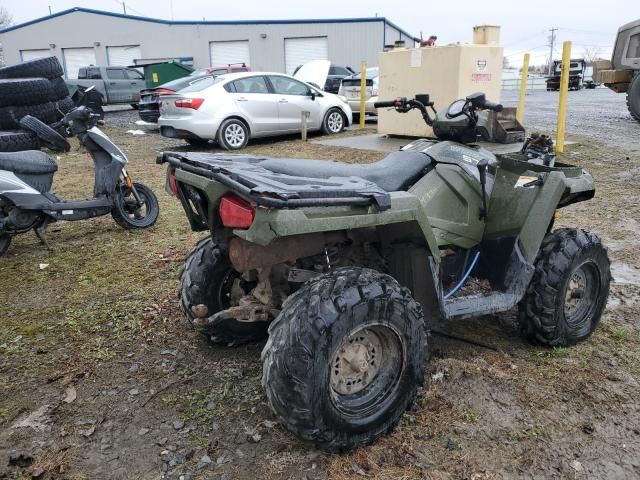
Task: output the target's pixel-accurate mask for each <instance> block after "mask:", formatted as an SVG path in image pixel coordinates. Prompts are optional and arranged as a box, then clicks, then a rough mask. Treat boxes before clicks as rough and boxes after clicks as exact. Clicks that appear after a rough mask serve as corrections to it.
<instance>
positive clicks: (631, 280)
mask: <svg viewBox="0 0 640 480" xmlns="http://www.w3.org/2000/svg"><path fill="white" fill-rule="evenodd" d="M117 115H119V116H116V114H112V115H109V116H108V120H109V125H110V126H109V127H108V128H106V130H105V131H106V132H107V133H108V134H109V135H110V136H112V138H113V139H114V140H115V142H116V143H117V144H119V145H120V146H121V147H122V148H123V150H124V151H125V152H126V153H127V154H128V155H129V159H130V162H131V165H130V168H129V171H130V173H131V174H132V176H133V177H134V178H136V179H138V180H140V181H144V182H145V183H147V184H148V185H150V186H151V187H152V188H153V189H154V190H155V191H156V192H157V194H158V197H159V199H160V206H161V215H160V219H159V221H158V223H157V225H156V226H155V227H153V228H152V229H150V230H148V231H145V232H136V233H133V232H126V231H123V230H122V229H120V228H119V227H118V226H117V225H116V224H115V223H114V222H113V221H112V220H111V218H110V217H103V218H99V219H95V220H91V221H85V222H77V223H64V224H63V223H60V224H56V225H53V226H52V227H50V234H49V241H50V243H51V246H52V249H51V251H47V250H46V249H45V248H43V247H42V246H41V245H40V244H39V242H38V241H37V239H36V238H35V236H33V235H23V236H20V237H18V238H17V239H16V240H15V241H14V243H13V245H12V246H11V249H10V251H9V254H8V255H7V257H6V258H3V259H2V260H0V322H1V325H2V328H1V329H0V478H8V479H15V478H32V477H33V478H56V479H57V478H61V479H159V478H172V479H179V478H182V479H189V478H194V479H195V478H198V479H200V478H202V479H220V480H222V479H226V480H231V479H256V478H272V479H280V478H282V479H289V478H290V479H336V480H337V479H347V478H355V479H358V478H375V479H393V480H403V479H419V478H428V479H434V480H440V479H458V478H460V479H470V480H483V479H487V480H488V479H497V478H501V479H512V478H531V479H538V478H541V479H542V478H554V479H555V478H566V479H587V478H588V479H629V478H639V477H640V405H639V402H638V398H640V384H639V382H640V338H639V335H638V334H639V333H640V258H639V257H640V256H639V255H638V253H639V247H640V205H639V204H640V182H639V181H638V177H639V176H640V156H639V155H638V153H637V150H632V149H629V148H626V147H625V148H624V149H616V148H613V147H611V146H610V145H606V146H605V144H604V143H601V142H597V141H595V140H594V139H593V138H590V137H586V136H585V137H576V138H574V139H577V140H578V141H580V143H579V144H576V145H572V146H571V147H570V148H568V152H567V153H566V154H565V161H567V162H569V163H575V164H579V165H582V166H583V167H585V168H586V169H588V170H589V171H590V172H591V173H592V174H593V176H594V178H595V180H596V184H597V193H596V197H595V198H594V199H593V200H592V201H589V202H585V203H581V204H577V205H574V206H571V207H568V208H566V209H564V210H563V211H562V214H561V217H560V219H559V221H558V224H557V226H558V227H561V226H576V227H581V228H584V229H588V230H591V231H593V232H595V233H597V234H599V235H601V236H602V237H603V238H604V239H605V242H606V244H607V245H608V247H609V249H610V251H609V253H610V256H611V258H612V261H613V264H614V268H613V275H614V283H613V284H612V288H611V295H610V298H609V303H608V306H607V309H606V311H605V313H604V316H603V318H602V321H601V326H600V327H599V328H598V330H597V331H596V333H595V334H594V335H593V337H592V338H591V339H589V340H588V341H587V342H584V343H582V344H580V345H578V346H576V347H573V348H568V349H566V348H558V349H544V348H537V347H533V346H530V345H529V344H527V343H526V342H525V341H524V340H523V339H522V338H521V336H520V335H519V333H518V329H517V327H516V322H515V312H508V313H506V314H502V315H497V316H490V317H483V318H480V319H476V320H472V321H464V322H456V323H451V324H449V325H445V326H438V331H434V332H433V334H432V336H431V338H430V349H431V351H430V353H431V360H430V364H429V366H428V372H429V374H428V376H427V382H426V383H425V388H424V390H423V391H422V393H421V395H420V397H419V401H418V403H417V405H416V406H415V407H414V408H413V409H412V410H411V411H410V412H408V413H407V414H406V415H405V416H404V417H403V420H402V422H401V425H400V426H399V428H398V429H397V430H396V431H394V432H393V433H391V434H390V435H387V436H386V437H384V438H382V439H381V440H380V441H379V442H377V443H376V444H375V445H372V446H370V447H366V448H362V449H359V450H357V451H355V452H352V453H350V454H346V455H328V454H325V453H323V452H319V451H316V450H313V449H310V448H308V447H306V446H304V445H301V444H300V443H299V442H298V441H297V439H296V438H294V437H293V436H291V435H290V434H288V433H287V432H286V431H285V430H283V429H282V428H281V427H280V426H279V425H278V424H277V423H276V422H275V419H274V418H273V417H272V415H271V413H270V411H269V409H268V407H267V405H266V403H265V398H264V396H263V393H262V389H261V386H260V371H261V362H260V352H261V349H262V346H263V344H262V343H254V344H250V345H245V346H242V347H239V348H226V347H221V346H212V345H210V344H208V343H207V341H206V340H205V339H203V338H200V337H199V336H198V335H196V334H195V333H194V332H193V331H192V330H191V329H190V328H189V327H188V326H187V325H186V322H185V320H184V318H183V315H182V314H181V312H180V310H179V308H178V304H177V298H176V290H177V280H178V275H179V270H180V267H181V265H182V263H183V260H184V257H185V255H186V254H187V252H188V251H189V250H190V249H191V248H192V247H193V245H194V244H195V243H196V241H197V240H198V239H199V238H200V235H196V234H193V233H191V231H190V229H189V226H188V224H187V220H186V218H185V216H184V214H183V212H182V209H181V207H180V205H179V204H178V202H177V201H176V200H175V199H173V198H172V197H170V196H169V195H167V194H166V193H164V191H163V184H164V175H165V169H164V168H161V167H159V166H157V165H155V164H154V159H155V155H156V153H157V152H159V151H162V150H168V149H185V146H184V144H182V143H181V142H179V141H171V140H167V139H162V138H160V137H159V136H158V135H157V134H153V133H152V132H151V131H150V132H149V133H148V134H147V135H145V136H140V137H134V136H131V135H128V134H126V133H125V132H126V130H129V129H139V128H141V129H145V130H146V129H148V128H149V127H139V126H136V125H133V124H132V122H131V121H129V120H126V119H127V118H130V119H132V118H133V114H132V113H131V112H126V113H124V114H123V113H119V114H117ZM122 118H124V119H125V120H122ZM118 119H120V120H118ZM637 138H638V137H636V141H637ZM74 142H75V140H74ZM248 152H253V153H261V154H267V155H274V156H282V157H294V156H298V157H305V158H335V159H338V160H345V161H360V162H368V161H374V160H377V159H379V158H380V157H381V156H382V155H383V154H381V153H378V152H362V151H360V152H358V151H355V150H352V149H347V148H330V147H322V146H318V145H313V144H304V143H302V142H301V141H299V140H295V139H279V140H277V141H273V140H272V141H266V142H261V143H256V144H253V145H251V146H250V148H249V149H248ZM58 163H59V165H60V171H59V172H58V174H57V177H56V181H55V190H56V191H57V192H58V193H60V194H61V195H62V196H64V197H78V196H88V195H89V193H90V191H91V188H92V165H91V161H90V159H89V158H88V157H87V155H86V154H85V153H83V152H82V151H79V150H78V148H77V143H74V149H73V150H72V152H70V153H68V154H65V155H61V156H60V158H59V159H58ZM443 334H448V335H454V336H462V337H465V338H466V339H469V340H472V341H474V342H477V343H478V344H482V345H483V346H480V345H475V344H471V343H467V342H461V341H458V340H453V339H451V338H448V337H446V336H445V335H443Z"/></svg>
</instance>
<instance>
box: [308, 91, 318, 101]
mask: <svg viewBox="0 0 640 480" xmlns="http://www.w3.org/2000/svg"><path fill="white" fill-rule="evenodd" d="M307 95H308V96H310V97H311V100H315V99H316V92H315V90H313V89H311V88H310V89H309V92H308V93H307Z"/></svg>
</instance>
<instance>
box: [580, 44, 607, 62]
mask: <svg viewBox="0 0 640 480" xmlns="http://www.w3.org/2000/svg"><path fill="white" fill-rule="evenodd" d="M601 55H602V52H601V51H600V49H599V48H598V47H584V49H583V50H582V58H584V60H585V62H587V65H591V64H592V63H593V62H594V61H595V60H599V59H600V57H601Z"/></svg>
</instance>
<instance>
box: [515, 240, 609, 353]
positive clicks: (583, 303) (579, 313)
mask: <svg viewBox="0 0 640 480" xmlns="http://www.w3.org/2000/svg"><path fill="white" fill-rule="evenodd" d="M610 280H611V272H610V262H609V257H608V256H607V249H606V248H605V247H604V245H603V244H602V240H600V238H599V237H598V236H597V235H594V234H593V233H589V232H586V231H584V230H579V229H569V228H566V229H560V230H556V231H554V232H553V233H549V234H547V235H546V236H545V238H544V240H543V242H542V245H541V247H540V252H539V253H538V257H537V258H536V262H535V272H534V274H533V278H532V280H531V283H530V284H529V287H528V288H527V292H526V294H525V296H524V298H523V299H522V301H521V302H520V303H519V304H518V309H519V311H520V315H519V322H520V328H521V330H522V332H523V334H524V335H525V336H526V337H527V339H529V341H531V342H533V343H537V344H540V345H545V346H551V347H559V346H567V345H573V344H575V343H577V342H579V341H581V340H584V339H586V338H588V337H589V336H590V335H591V334H592V333H593V331H594V330H595V328H596V327H597V325H598V322H599V321H600V317H601V315H602V311H603V310H604V307H605V305H606V303H607V297H608V295H609V283H610Z"/></svg>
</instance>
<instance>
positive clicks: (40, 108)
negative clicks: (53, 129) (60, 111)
mask: <svg viewBox="0 0 640 480" xmlns="http://www.w3.org/2000/svg"><path fill="white" fill-rule="evenodd" d="M56 112H57V110H56V106H55V104H54V103H53V102H47V103H41V104H39V105H22V106H11V107H0V128H2V129H9V130H11V129H17V128H20V119H21V118H22V117H24V116H26V115H31V116H32V117H36V118H37V119H38V120H41V121H42V122H44V123H46V124H49V123H53V122H55V121H56V119H57V115H56Z"/></svg>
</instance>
